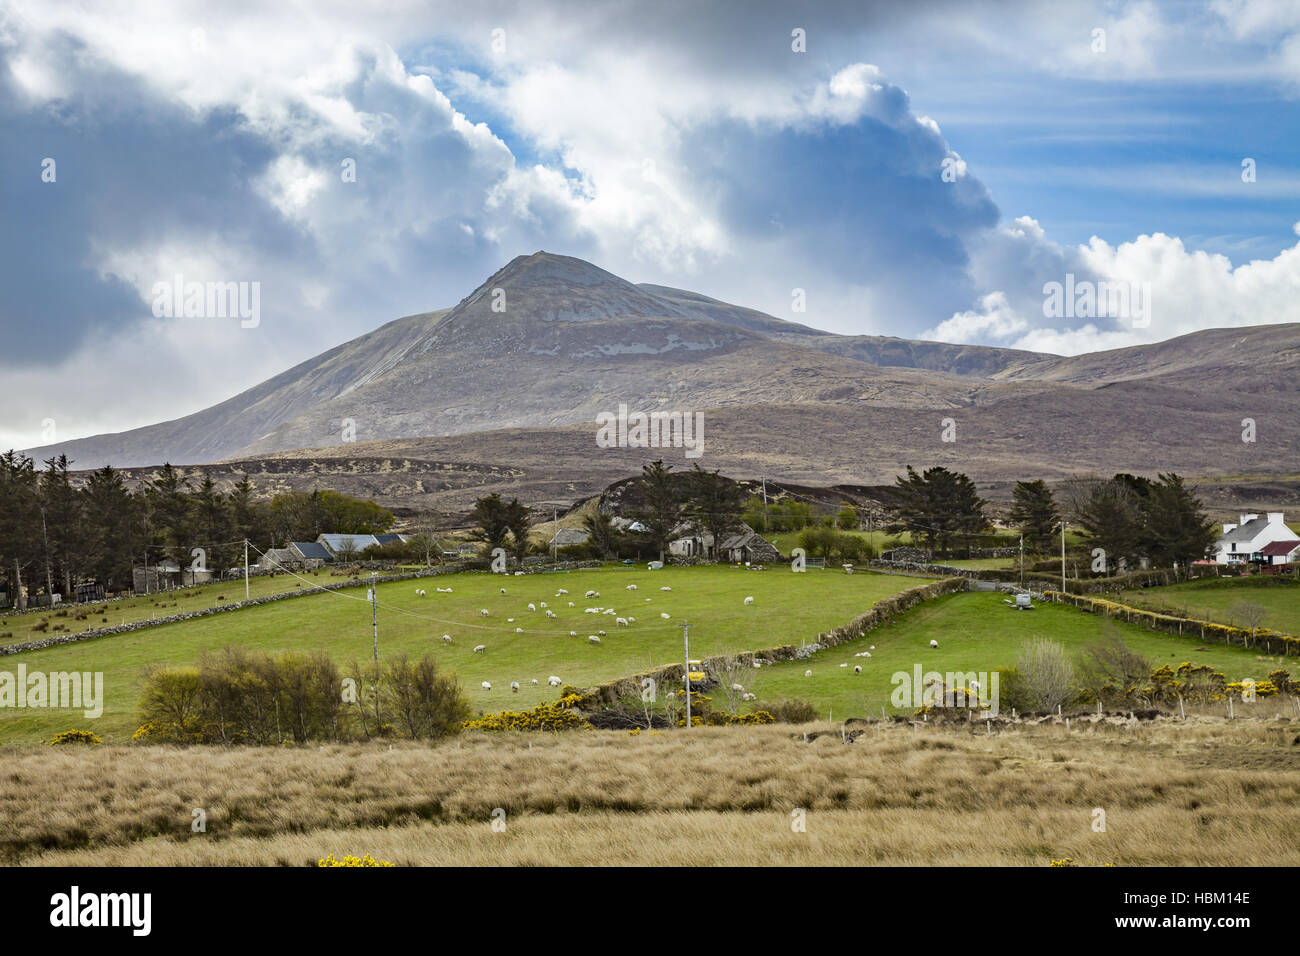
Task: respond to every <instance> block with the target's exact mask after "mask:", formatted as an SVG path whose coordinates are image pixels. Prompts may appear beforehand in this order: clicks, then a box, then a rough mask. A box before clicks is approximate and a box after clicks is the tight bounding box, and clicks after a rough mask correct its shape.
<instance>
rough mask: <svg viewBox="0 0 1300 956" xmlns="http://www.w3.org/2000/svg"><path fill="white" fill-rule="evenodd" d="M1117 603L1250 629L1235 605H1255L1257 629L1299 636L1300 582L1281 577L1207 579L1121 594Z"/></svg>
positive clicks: (1138, 589) (1139, 589)
mask: <svg viewBox="0 0 1300 956" xmlns="http://www.w3.org/2000/svg"><path fill="white" fill-rule="evenodd" d="M1120 601H1121V602H1123V603H1124V604H1131V605H1132V606H1133V607H1143V608H1147V609H1149V610H1152V611H1159V612H1161V613H1164V614H1173V613H1176V614H1182V615H1186V616H1189V617H1194V618H1198V619H1200V620H1205V621H1214V622H1215V623H1217V624H1230V625H1233V626H1235V627H1243V626H1249V625H1248V624H1247V623H1246V622H1244V621H1243V620H1242V616H1241V614H1240V613H1239V612H1237V611H1234V607H1233V606H1234V605H1237V604H1241V603H1250V604H1258V605H1259V606H1260V607H1261V608H1263V610H1264V617H1263V620H1262V622H1261V623H1260V625H1259V626H1260V627H1268V628H1272V629H1273V630H1275V631H1281V632H1283V633H1284V634H1295V635H1300V582H1297V581H1288V580H1285V579H1280V578H1265V577H1262V576H1261V577H1249V578H1210V579H1205V580H1200V581H1187V582H1184V583H1182V584H1171V585H1169V586H1167V587H1158V588H1137V589H1135V590H1131V591H1124V592H1122V594H1121V595H1120Z"/></svg>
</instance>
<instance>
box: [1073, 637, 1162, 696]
mask: <svg viewBox="0 0 1300 956" xmlns="http://www.w3.org/2000/svg"><path fill="white" fill-rule="evenodd" d="M1078 670H1079V684H1080V686H1081V687H1083V689H1084V691H1085V692H1086V693H1087V694H1088V696H1089V697H1091V698H1093V699H1095V700H1106V699H1108V698H1114V699H1121V700H1122V699H1123V698H1124V697H1125V695H1127V693H1128V692H1129V691H1130V690H1132V689H1133V688H1135V687H1139V686H1141V684H1142V683H1143V682H1144V681H1145V680H1146V679H1147V676H1148V675H1149V674H1150V673H1151V664H1150V663H1149V662H1148V661H1147V659H1146V658H1145V657H1143V656H1142V655H1141V654H1139V653H1138V652H1137V651H1134V650H1132V649H1131V648H1130V647H1129V646H1128V645H1127V644H1125V643H1124V639H1123V637H1121V636H1120V632H1119V628H1117V627H1115V625H1114V624H1111V623H1109V622H1105V623H1103V624H1102V639H1101V640H1100V641H1096V642H1094V643H1091V644H1088V645H1087V646H1085V647H1084V649H1083V653H1082V654H1081V655H1080V660H1079V669H1078Z"/></svg>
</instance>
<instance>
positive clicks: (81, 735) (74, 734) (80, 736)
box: [50, 730, 104, 747]
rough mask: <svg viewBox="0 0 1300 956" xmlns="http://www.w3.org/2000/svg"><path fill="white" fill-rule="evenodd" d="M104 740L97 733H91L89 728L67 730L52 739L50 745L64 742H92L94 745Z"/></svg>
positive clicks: (59, 744)
mask: <svg viewBox="0 0 1300 956" xmlns="http://www.w3.org/2000/svg"><path fill="white" fill-rule="evenodd" d="M103 742H104V741H102V740H100V738H99V736H98V735H97V734H94V733H91V732H90V731H89V730H65V731H64V732H63V733H61V734H59V735H58V736H56V737H55V738H54V739H53V740H51V741H50V746H52V747H58V746H61V745H63V744H90V745H92V746H93V745H94V744H102V743H103Z"/></svg>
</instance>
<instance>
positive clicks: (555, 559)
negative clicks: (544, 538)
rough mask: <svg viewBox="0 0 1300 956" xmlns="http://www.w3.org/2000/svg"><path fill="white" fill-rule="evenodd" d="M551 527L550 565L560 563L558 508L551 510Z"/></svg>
mask: <svg viewBox="0 0 1300 956" xmlns="http://www.w3.org/2000/svg"><path fill="white" fill-rule="evenodd" d="M551 527H552V529H553V533H552V535H551V563H552V564H559V563H560V510H559V509H558V508H552V509H551Z"/></svg>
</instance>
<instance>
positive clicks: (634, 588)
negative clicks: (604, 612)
mask: <svg viewBox="0 0 1300 956" xmlns="http://www.w3.org/2000/svg"><path fill="white" fill-rule="evenodd" d="M627 589H628V590H629V591H635V590H636V585H635V584H629V585H628V586H627Z"/></svg>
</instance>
